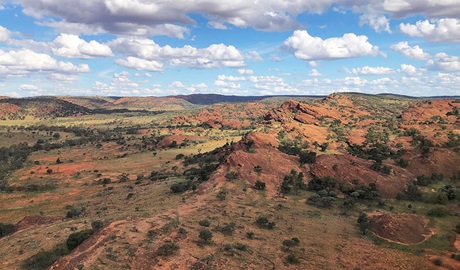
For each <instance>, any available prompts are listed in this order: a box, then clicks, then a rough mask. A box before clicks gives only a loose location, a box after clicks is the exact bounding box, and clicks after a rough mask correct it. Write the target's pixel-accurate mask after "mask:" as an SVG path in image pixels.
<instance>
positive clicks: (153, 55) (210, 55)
mask: <svg viewBox="0 0 460 270" xmlns="http://www.w3.org/2000/svg"><path fill="white" fill-rule="evenodd" d="M108 45H109V46H110V47H111V48H112V50H114V51H118V52H120V53H122V54H125V55H128V56H132V57H136V58H139V59H144V60H148V61H157V62H162V61H166V62H168V63H169V64H170V65H171V66H184V67H189V68H196V69H212V68H222V67H243V66H245V65H246V64H245V63H244V56H243V54H242V53H241V52H240V51H239V50H238V49H236V48H235V47H234V46H231V45H230V46H227V45H224V44H212V45H210V46H209V47H206V48H202V49H198V48H195V47H192V46H190V45H186V46H184V47H177V48H174V47H171V46H169V45H166V46H163V47H162V46H160V45H158V44H156V43H155V42H154V41H153V40H151V39H146V38H133V37H130V38H128V37H120V38H117V39H115V40H113V41H111V42H109V43H108Z"/></svg>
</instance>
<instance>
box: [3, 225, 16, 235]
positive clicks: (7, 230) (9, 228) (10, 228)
mask: <svg viewBox="0 0 460 270" xmlns="http://www.w3.org/2000/svg"><path fill="white" fill-rule="evenodd" d="M15 231H16V227H15V226H14V224H11V223H3V222H0V237H3V236H7V235H9V234H12V233H14V232H15Z"/></svg>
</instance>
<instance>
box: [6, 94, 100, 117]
mask: <svg viewBox="0 0 460 270" xmlns="http://www.w3.org/2000/svg"><path fill="white" fill-rule="evenodd" d="M0 104H1V105H2V106H3V107H7V106H9V107H14V108H16V109H15V110H14V114H15V117H18V116H19V117H22V116H25V115H32V116H35V117H49V116H52V117H65V116H72V115H85V114H90V113H91V110H90V109H88V108H85V107H83V106H80V105H77V104H74V103H70V102H68V101H65V100H62V99H59V98H56V97H30V98H6V99H0Z"/></svg>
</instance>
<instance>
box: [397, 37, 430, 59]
mask: <svg viewBox="0 0 460 270" xmlns="http://www.w3.org/2000/svg"><path fill="white" fill-rule="evenodd" d="M390 48H391V49H392V50H394V51H397V52H399V53H400V54H402V55H404V56H406V57H408V58H411V59H415V60H428V59H430V55H429V54H428V53H426V52H424V51H423V49H422V48H420V46H418V45H417V46H409V44H408V43H407V41H403V42H399V43H397V44H394V45H392V46H391V47H390Z"/></svg>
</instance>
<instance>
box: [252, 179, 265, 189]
mask: <svg viewBox="0 0 460 270" xmlns="http://www.w3.org/2000/svg"><path fill="white" fill-rule="evenodd" d="M254 188H255V189H257V190H265V182H262V181H259V180H257V181H256V183H255V185H254Z"/></svg>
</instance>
